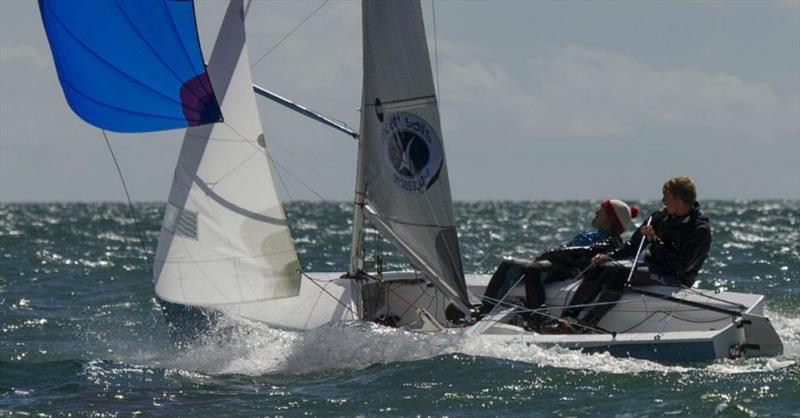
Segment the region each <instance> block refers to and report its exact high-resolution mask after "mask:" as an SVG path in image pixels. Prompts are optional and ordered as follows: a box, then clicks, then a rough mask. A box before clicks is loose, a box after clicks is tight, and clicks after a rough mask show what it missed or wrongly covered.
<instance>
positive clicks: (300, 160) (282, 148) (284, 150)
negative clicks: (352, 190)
mask: <svg viewBox="0 0 800 418" xmlns="http://www.w3.org/2000/svg"><path fill="white" fill-rule="evenodd" d="M270 147H277V148H278V149H280V150H281V151H283V152H285V153H287V154H289V156H290V157H292V158H294V159H295V160H296V161H297V162H299V163H301V164H303V166H305V167H306V168H307V169H309V170H311V171H312V172H313V173H314V174H316V175H317V176H319V177H320V178H321V179H325V180H330V179H329V178H326V177H325V176H323V175H322V173H320V172H319V171H318V170H317V169H315V168H314V166H313V165H311V164H308V163H306V162H305V161H303V160H302V159H300V158H299V157H297V156H296V155H294V154H292V153H291V152H290V151H289V150H288V149H286V148H285V147H283V146H282V145H279V144H278V142H277V141H275V140H274V139H273V140H271V141H270ZM332 183H333V187H334V188H336V190H337V191H338V192H339V193H341V194H342V196H343V198H344V200H347V199H348V198H349V195H348V194H347V193H345V192H344V190H342V189H341V188H339V186H338V185H337V184H336V183H335V182H332Z"/></svg>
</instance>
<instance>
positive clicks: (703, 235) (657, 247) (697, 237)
mask: <svg viewBox="0 0 800 418" xmlns="http://www.w3.org/2000/svg"><path fill="white" fill-rule="evenodd" d="M650 245H651V246H650V254H652V255H653V257H654V258H655V259H657V260H659V261H660V262H662V263H664V267H666V268H667V269H668V270H669V271H671V272H672V273H674V274H675V276H676V277H677V278H678V279H679V280H681V281H684V279H685V278H686V277H687V276H689V275H690V274H693V273H694V272H696V271H697V270H699V269H700V266H701V265H702V264H703V262H704V261H705V259H706V257H708V251H709V250H710V248H711V228H710V227H709V226H708V225H700V226H699V227H697V228H696V229H695V230H693V231H692V232H691V233H690V234H689V236H688V237H687V238H686V240H685V241H684V242H683V243H682V245H681V247H680V248H675V246H674V245H672V244H670V243H664V242H662V241H661V240H655V241H653V242H652V243H651V244H650Z"/></svg>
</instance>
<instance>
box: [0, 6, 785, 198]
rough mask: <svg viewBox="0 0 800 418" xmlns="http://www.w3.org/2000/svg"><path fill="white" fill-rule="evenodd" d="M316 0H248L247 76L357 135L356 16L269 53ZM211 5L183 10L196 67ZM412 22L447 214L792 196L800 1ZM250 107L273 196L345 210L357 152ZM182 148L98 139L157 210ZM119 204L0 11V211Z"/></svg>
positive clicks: (95, 152) (24, 39)
mask: <svg viewBox="0 0 800 418" xmlns="http://www.w3.org/2000/svg"><path fill="white" fill-rule="evenodd" d="M320 4H322V0H319V1H317V0H314V1H312V0H307V1H294V2H287V1H259V0H255V1H254V3H253V4H252V6H251V7H250V11H249V15H248V18H247V19H248V20H247V24H248V28H247V31H248V42H249V51H250V56H251V60H252V62H254V63H255V62H256V61H257V60H259V58H261V57H263V59H261V60H260V61H259V62H258V63H257V64H255V65H254V66H253V69H252V71H253V78H254V82H255V83H256V84H259V85H261V86H263V87H265V88H268V89H271V90H273V91H275V92H277V93H279V94H281V95H283V96H285V97H289V98H291V99H293V100H296V101H298V102H300V103H302V104H304V105H306V106H309V107H311V108H314V109H316V110H318V111H320V112H322V113H324V114H327V115H329V116H332V117H334V118H337V119H340V120H342V121H345V122H346V123H348V124H349V125H350V126H353V127H358V118H359V113H358V107H359V106H360V99H361V12H360V3H359V2H356V1H337V0H331V1H330V2H328V3H327V4H325V5H324V6H323V7H322V8H321V9H319V11H318V12H316V13H315V14H314V15H313V16H312V17H311V18H310V19H308V21H307V22H306V23H305V24H304V25H302V26H301V27H299V28H298V29H297V30H295V31H294V33H293V34H292V35H291V36H289V37H288V38H286V39H285V40H284V41H283V42H280V41H281V39H283V38H284V37H285V35H286V34H287V33H289V32H290V31H292V29H294V28H295V27H296V26H297V25H298V24H299V23H300V22H301V21H303V19H305V18H306V17H307V16H308V15H309V14H311V13H312V12H313V11H314V10H315V9H317V8H318V7H319V6H320ZM225 6H226V3H225V2H223V1H202V0H200V1H197V5H196V9H197V14H198V30H199V33H200V37H201V44H202V46H203V49H204V52H205V53H206V54H209V53H210V51H211V49H212V46H213V41H214V37H215V36H216V31H217V30H218V28H219V24H220V19H221V16H222V13H223V12H224V9H225ZM422 8H423V13H424V14H425V19H426V30H427V33H428V42H429V46H430V51H431V59H432V62H433V68H434V78H435V80H437V88H438V94H439V103H440V113H441V119H442V129H443V137H444V143H445V151H446V158H447V162H448V167H449V171H450V181H451V187H452V191H453V198H454V200H469V201H472V200H500V199H502V200H507V199H508V200H555V199H605V198H611V197H614V198H623V199H658V198H660V191H661V185H662V184H663V182H664V181H665V180H666V179H667V178H670V177H673V176H678V175H688V176H691V177H692V178H693V179H694V180H695V182H696V183H697V187H698V195H699V198H700V199H701V200H702V199H764V198H769V199H773V198H780V199H800V0H791V1H693V2H691V1H682V2H654V1H649V2H644V1H641V2H639V1H610V2H607V1H568V2H549V1H527V2H526V1H513V2H504V1H492V2H483V1H469V2H460V1H454V0H452V1H450V0H448V1H444V0H437V1H436V2H435V3H433V4H432V3H431V2H430V1H427V0H426V1H423V2H422ZM434 15H435V19H434ZM434 27H435V30H434ZM276 45H277V47H275V46H276ZM273 47H275V48H274V49H273V50H272V52H271V53H269V54H267V52H268V51H270V50H271V49H272V48H273ZM265 54H267V55H266V56H264V55H265ZM207 56H208V55H207ZM259 112H260V114H261V119H262V122H263V125H264V129H265V136H266V138H267V143H268V147H269V149H270V152H271V155H272V157H273V159H274V161H275V162H276V166H277V167H278V168H276V170H277V171H278V173H277V174H279V176H277V178H280V179H283V181H282V182H279V184H278V190H279V193H280V195H281V196H283V198H284V199H287V200H318V199H324V200H330V201H350V200H351V199H352V198H353V184H354V176H355V154H356V142H355V141H354V140H353V139H351V138H350V137H348V136H346V135H343V134H341V133H338V132H336V131H333V130H331V129H330V128H327V127H324V126H322V125H319V124H317V123H316V122H313V121H311V120H308V119H305V118H303V117H302V116H299V115H296V114H294V113H291V112H290V111H288V110H286V109H284V108H281V107H279V106H278V105H275V104H273V103H271V102H267V101H266V100H262V99H259ZM182 138H183V134H182V131H180V130H173V131H167V132H161V133H154V134H144V135H131V134H119V133H109V139H110V141H111V144H112V146H113V149H114V152H115V154H116V156H117V159H118V161H119V164H120V167H121V169H122V172H123V175H124V177H125V180H126V182H127V184H128V188H129V191H130V194H131V197H132V199H133V200H135V201H164V200H166V197H167V195H168V192H169V186H170V183H171V179H172V173H173V170H174V166H175V162H176V161H177V155H178V150H179V147H180V141H181V140H182ZM284 185H285V187H284ZM124 200H125V194H124V191H123V189H122V186H121V183H120V180H119V178H118V176H117V171H116V169H115V167H114V162H113V160H112V159H111V156H110V154H109V151H108V148H107V146H106V144H105V140H104V139H103V136H102V133H101V132H100V130H99V129H98V128H95V127H92V126H90V125H87V124H86V123H84V122H83V121H81V120H80V119H79V118H78V117H77V116H76V115H74V114H73V113H72V111H71V110H70V109H69V107H68V106H67V103H66V101H65V99H64V95H63V93H62V91H61V88H60V85H59V83H58V79H57V77H56V73H55V69H54V67H53V62H52V56H51V55H50V52H49V48H48V45H47V40H46V37H45V34H44V30H43V28H42V24H41V20H40V18H39V12H38V8H37V5H36V2H34V1H27V0H0V202H24V201H33V202H49V201H124Z"/></svg>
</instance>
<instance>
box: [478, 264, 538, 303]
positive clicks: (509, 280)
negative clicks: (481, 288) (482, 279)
mask: <svg viewBox="0 0 800 418" xmlns="http://www.w3.org/2000/svg"><path fill="white" fill-rule="evenodd" d="M526 264H528V263H526V262H523V261H519V260H503V261H502V262H501V263H500V266H498V267H497V270H496V271H495V272H494V274H493V275H492V278H491V279H490V280H489V284H488V285H487V286H486V291H485V292H483V303H482V306H481V311H486V312H488V311H489V310H491V309H492V308H494V306H495V305H496V304H497V300H498V299H502V298H503V296H505V294H506V293H508V292H509V291H510V290H511V287H512V286H514V283H516V281H517V280H518V279H519V277H520V275H522V271H523V268H524V267H525V265H526Z"/></svg>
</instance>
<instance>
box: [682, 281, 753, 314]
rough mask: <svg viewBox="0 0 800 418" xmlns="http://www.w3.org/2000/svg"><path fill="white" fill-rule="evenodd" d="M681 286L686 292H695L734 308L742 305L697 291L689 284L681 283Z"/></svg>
mask: <svg viewBox="0 0 800 418" xmlns="http://www.w3.org/2000/svg"><path fill="white" fill-rule="evenodd" d="M681 288H683V289H685V290H686V291H687V293H692V294H695V295H697V296H700V297H704V298H708V299H711V300H715V301H717V302H722V303H724V304H727V305H730V306H733V307H735V308H740V309H741V307H742V305H741V304H739V303H736V302H731V301H729V300H725V299H722V298H718V297H715V296H711V295H707V294H705V293H703V292H700V291H698V290H696V289H694V288H692V287H689V286H686V285H683V284H682V285H681ZM684 299H686V296H684Z"/></svg>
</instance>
